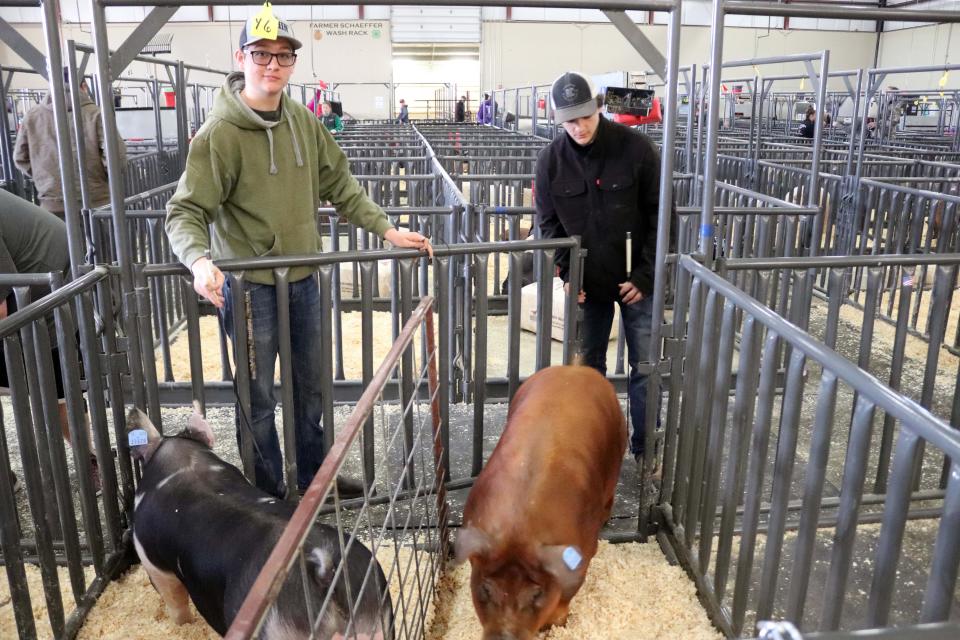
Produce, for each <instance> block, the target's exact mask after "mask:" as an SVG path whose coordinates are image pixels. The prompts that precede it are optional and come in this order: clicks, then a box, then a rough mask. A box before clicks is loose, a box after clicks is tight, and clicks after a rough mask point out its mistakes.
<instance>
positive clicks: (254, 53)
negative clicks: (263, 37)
mask: <svg viewBox="0 0 960 640" xmlns="http://www.w3.org/2000/svg"><path fill="white" fill-rule="evenodd" d="M243 52H244V53H248V54H250V59H251V60H253V64H255V65H257V66H259V67H269V66H270V63H271V62H272V61H273V59H274V58H276V59H277V64H278V65H280V66H281V67H292V66H293V65H295V64H297V54H296V53H293V52H292V51H281V52H280V53H270V52H269V51H262V50H260V49H244V50H243ZM257 55H260V56H270V57H269V58H267V59H266V61H265V62H257ZM280 56H292V57H293V59H292V60H291V62H290V64H284V63H283V60H282V59H281V58H280Z"/></svg>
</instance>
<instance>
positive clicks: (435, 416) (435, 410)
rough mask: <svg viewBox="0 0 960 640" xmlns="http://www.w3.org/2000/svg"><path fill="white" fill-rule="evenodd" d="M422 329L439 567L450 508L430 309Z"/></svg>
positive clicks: (447, 542)
mask: <svg viewBox="0 0 960 640" xmlns="http://www.w3.org/2000/svg"><path fill="white" fill-rule="evenodd" d="M424 321H425V329H426V343H427V353H428V354H429V355H428V358H429V360H428V362H427V376H428V385H429V389H430V398H431V402H430V417H431V420H432V429H431V433H432V435H433V464H434V471H435V476H434V491H435V492H436V495H437V499H436V509H437V525H438V527H439V529H440V531H439V532H438V538H439V546H440V554H439V562H440V566H441V567H443V566H444V565H445V564H446V558H447V554H446V550H447V548H448V547H449V534H448V522H447V519H448V517H449V513H450V505H449V503H448V502H447V490H446V487H445V482H446V481H447V480H449V477H448V476H447V475H446V466H447V465H446V464H445V463H444V459H445V458H447V459H449V454H445V453H444V451H443V446H444V438H443V435H442V433H441V431H442V429H441V425H442V420H443V418H442V416H441V414H440V395H439V393H438V392H439V380H438V375H437V350H436V345H435V343H434V326H433V308H432V307H430V308H428V309H427V310H426V317H425V318H424Z"/></svg>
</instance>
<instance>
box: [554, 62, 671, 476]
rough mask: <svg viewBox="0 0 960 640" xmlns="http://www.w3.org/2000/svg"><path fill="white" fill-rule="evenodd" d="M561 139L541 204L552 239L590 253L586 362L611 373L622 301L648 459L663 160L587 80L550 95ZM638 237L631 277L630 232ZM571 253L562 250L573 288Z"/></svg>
mask: <svg viewBox="0 0 960 640" xmlns="http://www.w3.org/2000/svg"><path fill="white" fill-rule="evenodd" d="M550 97H551V101H552V102H553V108H554V113H555V118H556V121H557V122H560V123H562V124H563V128H564V130H565V132H566V133H565V134H561V135H559V136H557V137H556V138H555V139H554V140H553V142H552V143H550V145H548V146H547V147H546V148H544V149H543V150H542V151H541V152H540V155H539V157H538V158H537V168H536V183H535V206H536V211H537V222H538V224H539V226H540V231H541V233H542V235H543V237H544V238H564V237H569V236H575V235H576V236H580V237H581V242H582V246H583V247H584V248H585V249H586V250H587V257H586V261H585V263H584V271H583V289H582V290H581V291H580V293H579V296H578V299H579V301H580V303H581V305H582V308H583V327H582V332H581V336H582V356H583V363H584V364H586V365H588V366H591V367H594V368H595V369H597V370H599V371H600V373H603V374H604V375H606V357H607V347H608V343H609V340H610V330H611V327H612V324H613V315H614V313H613V312H614V303H617V304H619V305H620V314H621V316H622V317H623V322H624V330H625V337H626V341H627V352H628V361H629V363H630V380H629V386H628V391H629V397H630V405H631V407H630V416H631V421H632V422H633V435H632V437H631V441H630V451H631V453H633V454H634V456H635V457H636V458H637V459H639V458H640V456H641V455H642V454H643V452H644V422H645V415H646V388H647V376H646V375H641V374H640V373H638V368H639V365H640V363H643V362H647V361H648V360H649V350H650V328H651V325H652V322H653V318H652V316H653V280H654V259H655V257H656V249H657V209H658V204H659V200H660V157H659V153H658V152H657V150H656V148H655V147H654V145H653V143H652V142H651V141H650V139H649V138H647V137H646V136H645V135H644V134H642V133H640V132H639V131H637V130H636V129H631V128H629V127H626V126H624V125H621V124H617V123H615V122H611V121H610V120H607V119H606V118H602V117H601V116H600V104H599V100H598V98H597V97H596V96H595V93H594V91H593V88H592V87H591V85H590V82H589V81H588V80H587V79H586V78H585V77H584V76H582V75H580V74H579V73H572V72H568V73H565V74H563V75H562V76H560V77H559V78H557V80H556V81H555V82H554V83H553V87H552V88H551V91H550ZM628 231H629V232H631V237H632V242H631V245H632V246H631V248H632V251H631V260H630V261H629V265H630V272H629V273H628V272H627V265H628V261H627V255H626V251H627V243H626V237H627V232H628ZM569 259H570V256H569V252H558V255H557V264H558V267H559V270H560V277H561V278H562V279H563V280H564V282H567V285H566V286H567V287H568V288H569V281H568V280H569V272H570V264H569Z"/></svg>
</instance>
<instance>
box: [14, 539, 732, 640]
mask: <svg viewBox="0 0 960 640" xmlns="http://www.w3.org/2000/svg"><path fill="white" fill-rule="evenodd" d="M422 555H423V554H422ZM412 556H413V552H412V550H411V549H410V548H408V547H401V548H400V549H399V551H398V552H397V553H394V550H393V548H392V547H390V546H388V545H383V546H381V547H380V549H379V550H378V553H377V557H378V559H379V560H380V563H381V566H382V567H383V569H384V571H385V572H386V573H387V575H388V576H390V592H391V597H392V599H393V602H394V607H395V609H400V607H399V606H398V605H399V603H400V602H401V600H402V601H403V610H405V611H407V612H408V616H407V618H406V619H404V618H402V617H401V615H400V614H399V612H398V616H397V619H396V625H397V628H398V629H403V628H406V629H410V630H412V629H416V628H418V627H420V626H421V624H422V628H424V629H426V630H427V631H426V632H425V633H424V635H423V637H424V638H426V639H427V640H461V639H468V640H475V639H476V638H479V637H480V635H481V627H480V623H479V622H478V621H477V618H476V613H475V612H474V609H473V603H472V601H471V598H470V565H469V563H467V564H464V565H462V566H460V567H453V566H450V568H449V570H448V572H447V574H446V575H445V576H444V577H443V578H442V579H441V580H440V583H439V584H438V585H437V589H436V597H434V598H433V599H432V600H431V602H430V603H428V605H427V607H426V610H425V611H424V610H422V608H421V606H420V603H419V601H418V598H419V593H420V591H419V587H418V585H417V583H418V582H420V583H421V584H423V585H429V584H430V582H429V578H430V575H429V574H430V571H431V570H432V563H431V562H429V561H425V560H424V559H423V557H421V559H420V561H419V562H416V563H413V562H412V559H413V558H412ZM31 569H32V574H33V577H32V578H31V580H32V582H31V585H32V587H31V591H35V592H37V593H40V583H39V572H38V571H37V570H36V569H35V568H33V567H31ZM415 571H419V572H420V579H419V580H417V579H414V575H413V572H415ZM400 575H405V576H406V578H405V586H404V588H403V594H402V597H401V588H400V582H399V577H400ZM3 582H5V581H3ZM63 583H64V584H68V583H67V582H66V581H65V580H64V581H63ZM3 586H4V585H0V588H3ZM6 597H9V596H6ZM4 600H5V597H4V596H3V592H2V591H0V637H4V638H12V637H16V630H15V625H14V623H13V614H12V611H9V612H8V611H6V609H10V607H9V606H3V604H2V603H3V602H4ZM191 607H192V605H191ZM71 608H72V607H70V606H68V611H69V609H71ZM7 617H9V620H7ZM35 618H36V619H37V621H38V624H39V625H43V624H45V621H46V608H45V605H44V603H43V600H42V598H40V599H39V603H35ZM4 625H6V626H4ZM39 637H40V638H49V637H50V633H49V627H46V631H45V632H44V631H43V630H41V631H40V632H39ZM217 637H219V636H218V635H217V634H216V633H215V632H214V631H213V630H212V629H211V628H210V627H209V626H207V624H206V623H205V622H204V621H203V619H202V618H200V617H199V616H197V617H196V620H195V621H194V622H192V623H190V624H186V625H182V626H177V625H175V624H174V623H173V621H172V620H170V619H169V618H168V617H167V615H166V612H165V609H164V605H163V600H162V599H161V598H160V595H159V594H158V593H157V592H156V591H155V590H154V588H153V586H152V585H151V584H150V580H149V579H148V578H147V575H146V572H144V570H143V568H142V567H140V566H135V567H133V568H132V569H130V570H129V571H128V572H127V573H126V574H124V575H123V576H122V577H121V578H120V579H119V580H117V581H115V582H113V583H111V584H110V585H108V587H107V589H106V591H105V592H104V594H103V595H102V596H101V597H100V600H99V601H98V603H97V605H96V606H95V607H94V608H93V610H92V611H91V613H90V616H89V617H88V619H87V621H86V623H85V624H84V626H83V628H82V629H81V631H80V633H79V635H78V639H79V640H93V639H101V640H102V639H111V640H114V639H115V640H120V639H121V638H122V639H124V640H161V639H167V638H169V639H181V640H212V639H213V638H217ZM539 638H540V639H541V640H573V639H577V640H591V639H596V640H606V639H612V638H617V639H619V638H634V639H637V640H646V639H649V640H656V639H658V638H665V639H666V638H685V639H687V640H701V639H702V640H719V639H720V638H722V636H721V634H720V633H719V632H717V631H716V629H714V628H713V627H712V626H711V625H710V622H709V621H708V619H707V616H706V613H705V612H704V610H703V608H702V607H701V606H700V603H699V602H698V600H697V595H696V589H695V588H694V586H693V583H691V582H690V581H689V579H688V578H687V576H686V574H684V572H683V570H682V569H681V568H680V567H677V566H671V565H670V564H668V563H667V561H666V558H665V557H664V556H663V554H662V553H661V552H660V549H659V548H658V547H657V546H656V545H653V544H637V543H631V544H618V545H612V544H609V543H607V542H601V543H600V548H599V551H598V553H597V556H596V557H595V558H594V560H593V562H592V563H591V565H590V572H589V573H588V574H587V580H586V582H585V583H584V585H583V587H582V588H581V590H580V592H579V593H578V594H577V596H576V598H574V600H573V603H572V605H571V609H570V617H569V618H568V620H567V624H566V625H565V626H564V627H555V628H553V629H551V630H548V631H546V632H544V633H542V634H540V636H539Z"/></svg>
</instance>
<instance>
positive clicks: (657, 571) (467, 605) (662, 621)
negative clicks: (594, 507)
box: [427, 541, 723, 640]
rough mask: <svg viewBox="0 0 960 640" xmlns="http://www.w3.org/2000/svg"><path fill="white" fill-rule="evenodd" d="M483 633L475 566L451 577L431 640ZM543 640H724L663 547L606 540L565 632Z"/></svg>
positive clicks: (464, 639) (467, 639) (463, 639)
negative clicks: (473, 589)
mask: <svg viewBox="0 0 960 640" xmlns="http://www.w3.org/2000/svg"><path fill="white" fill-rule="evenodd" d="M481 635H482V628H481V626H480V623H479V621H478V620H477V616H476V613H475V612H474V609H473V602H472V600H471V598H470V565H469V563H466V564H464V565H462V566H460V567H457V568H456V569H453V570H452V571H451V573H448V574H447V575H446V576H445V577H444V580H443V582H442V583H441V586H440V595H439V602H438V605H437V619H436V621H435V623H434V625H433V628H432V629H431V630H430V633H429V634H428V635H427V638H428V640H475V639H476V638H479V637H480V636H481ZM538 637H539V638H540V639H541V640H613V639H617V640H619V639H626V638H630V639H634V640H657V639H659V638H664V639H666V638H684V639H685V640H719V639H720V638H722V637H723V636H722V635H721V634H720V633H719V632H718V631H717V630H716V629H714V628H713V627H712V626H711V624H710V622H709V620H708V619H707V614H706V612H705V611H704V610H703V607H701V606H700V602H699V601H698V600H697V593H696V588H695V587H694V585H693V583H692V582H690V580H689V579H688V578H687V576H686V574H685V573H684V572H683V570H682V569H681V568H680V567H678V566H672V565H670V564H669V563H668V562H667V559H666V558H665V557H664V555H663V553H662V552H661V551H660V549H659V547H657V546H656V545H655V544H639V543H629V544H617V545H613V544H610V543H608V542H605V541H601V542H600V548H599V549H598V551H597V555H596V556H595V557H594V559H593V561H592V562H591V563H590V570H589V571H588V572H587V579H586V582H584V584H583V587H581V589H580V591H579V593H577V595H576V597H574V599H573V601H572V602H571V604H570V616H569V617H568V618H567V624H566V625H565V626H563V627H554V628H552V629H550V630H548V631H545V632H543V633H541V634H540V635H539V636H538Z"/></svg>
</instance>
